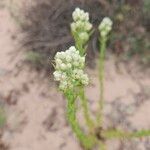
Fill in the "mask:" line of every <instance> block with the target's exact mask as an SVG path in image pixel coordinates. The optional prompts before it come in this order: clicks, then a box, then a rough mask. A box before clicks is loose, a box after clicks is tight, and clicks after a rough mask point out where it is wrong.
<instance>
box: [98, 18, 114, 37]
mask: <svg viewBox="0 0 150 150" xmlns="http://www.w3.org/2000/svg"><path fill="white" fill-rule="evenodd" d="M112 24H113V22H112V21H111V19H110V18H108V17H105V18H104V19H103V20H102V22H101V23H100V25H99V27H98V29H99V31H100V33H101V36H103V37H104V36H106V35H107V34H108V33H109V32H110V31H111V29H112Z"/></svg>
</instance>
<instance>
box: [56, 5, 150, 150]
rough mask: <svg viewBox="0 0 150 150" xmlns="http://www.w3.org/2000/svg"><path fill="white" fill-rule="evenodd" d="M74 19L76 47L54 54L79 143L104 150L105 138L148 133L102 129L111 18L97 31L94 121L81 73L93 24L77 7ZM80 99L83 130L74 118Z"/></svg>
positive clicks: (149, 132) (149, 133) (147, 133)
mask: <svg viewBox="0 0 150 150" xmlns="http://www.w3.org/2000/svg"><path fill="white" fill-rule="evenodd" d="M72 17H73V20H74V22H73V23H71V31H72V35H73V37H74V40H75V46H71V47H70V48H69V49H68V50H66V51H63V52H57V54H56V55H55V58H54V60H55V64H54V68H55V72H54V73H53V74H54V79H55V80H56V81H58V82H59V89H60V90H61V91H62V92H63V94H64V96H65V97H66V99H67V118H68V122H69V124H70V126H71V128H72V130H73V132H74V133H75V134H76V137H77V138H78V139H79V141H80V143H81V145H82V146H83V148H84V149H86V150H92V149H93V148H95V146H96V145H97V146H98V148H99V150H106V144H105V141H106V140H107V139H112V138H119V139H120V138H137V137H143V136H150V130H141V131H137V132H131V133H128V132H125V131H122V130H119V129H113V130H110V129H107V130H104V129H103V107H104V106H103V105H104V96H103V93H104V58H105V50H106V43H107V40H108V37H109V33H110V31H111V29H112V24H113V23H112V21H111V19H110V18H108V17H105V18H104V19H103V20H102V22H101V23H100V25H99V27H98V29H99V32H100V36H99V42H100V53H99V82H100V99H99V111H98V112H97V116H96V118H97V120H93V118H91V116H90V113H89V108H88V101H87V98H86V96H85V92H84V87H85V86H86V85H88V83H89V78H88V75H87V74H86V73H85V72H84V68H85V56H86V55H85V53H86V44H87V42H88V40H89V37H90V35H91V33H92V24H91V23H90V22H89V13H87V12H84V11H83V10H81V9H79V8H76V9H75V11H74V12H73V14H72ZM78 100H80V104H81V107H82V110H83V114H84V119H85V121H86V125H87V127H88V130H87V131H86V132H85V131H84V130H83V129H82V128H81V127H80V123H79V121H78V119H77V117H76V111H77V106H76V102H77V101H78Z"/></svg>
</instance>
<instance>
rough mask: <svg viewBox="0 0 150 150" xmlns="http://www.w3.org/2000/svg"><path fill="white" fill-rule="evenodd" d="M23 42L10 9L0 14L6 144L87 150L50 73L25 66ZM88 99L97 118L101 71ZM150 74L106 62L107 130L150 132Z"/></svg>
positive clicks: (114, 147)
mask: <svg viewBox="0 0 150 150" xmlns="http://www.w3.org/2000/svg"><path fill="white" fill-rule="evenodd" d="M21 37H22V35H21V34H20V31H19V26H18V24H17V23H16V20H14V18H12V16H11V15H10V12H9V10H8V8H7V7H4V8H1V9H0V98H1V101H3V102H5V103H4V106H5V109H6V112H7V116H8V117H7V127H6V129H5V131H4V134H3V138H2V140H3V142H4V143H5V144H6V145H8V147H9V149H10V150H81V148H80V146H79V144H78V142H77V141H76V139H75V137H74V136H73V134H72V132H71V129H70V127H69V126H68V124H67V122H66V120H65V100H64V99H63V97H62V95H61V94H60V93H58V92H57V90H56V88H55V86H54V84H53V83H52V82H51V81H50V79H48V78H45V76H44V73H42V72H40V73H39V72H36V71H35V70H31V69H29V67H28V66H26V65H23V64H22V62H23V61H24V59H25V56H24V53H23V51H21V47H20V44H19V40H20V38H21ZM88 73H89V74H90V77H91V84H90V86H89V87H88V88H87V96H88V97H89V102H90V106H91V110H92V113H93V115H94V114H95V111H96V108H97V105H96V101H97V98H98V96H99V93H98V84H97V83H98V80H97V76H98V75H97V71H96V69H95V70H88ZM149 73H150V72H149V70H148V69H141V66H139V65H138V64H136V63H134V61H133V62H128V63H120V64H119V69H118V68H116V65H115V59H114V57H113V56H108V58H107V62H106V79H105V99H106V104H105V106H106V109H105V116H106V117H107V118H108V119H106V121H105V126H108V127H109V126H118V127H122V128H124V129H128V130H129V129H130V130H134V129H143V128H144V129H150V117H149V114H150V109H149V108H150V78H149ZM108 144H109V145H110V146H109V149H110V150H119V149H120V150H124V149H125V150H141V149H143V150H150V139H148V138H143V139H140V140H134V141H133V142H131V141H126V142H124V143H122V142H121V144H118V142H117V141H109V142H108Z"/></svg>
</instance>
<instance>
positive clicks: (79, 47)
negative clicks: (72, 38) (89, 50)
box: [75, 40, 85, 56]
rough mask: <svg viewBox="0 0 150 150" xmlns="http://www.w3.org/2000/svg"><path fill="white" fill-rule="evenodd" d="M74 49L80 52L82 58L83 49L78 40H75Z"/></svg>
mask: <svg viewBox="0 0 150 150" xmlns="http://www.w3.org/2000/svg"><path fill="white" fill-rule="evenodd" d="M75 43H76V48H77V49H78V50H79V52H80V55H81V56H83V55H84V53H85V49H84V48H83V44H82V43H81V42H80V41H79V40H76V42H75Z"/></svg>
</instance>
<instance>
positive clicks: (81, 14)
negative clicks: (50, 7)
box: [72, 8, 89, 21]
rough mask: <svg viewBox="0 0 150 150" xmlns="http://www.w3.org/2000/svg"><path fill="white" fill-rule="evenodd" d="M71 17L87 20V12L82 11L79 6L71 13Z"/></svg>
mask: <svg viewBox="0 0 150 150" xmlns="http://www.w3.org/2000/svg"><path fill="white" fill-rule="evenodd" d="M72 18H73V20H74V21H78V20H81V21H89V13H88V12H84V10H82V9H80V8H76V9H75V11H74V12H73V13H72Z"/></svg>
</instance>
